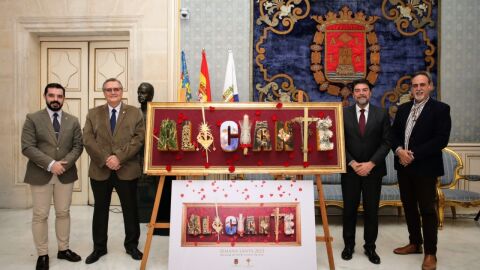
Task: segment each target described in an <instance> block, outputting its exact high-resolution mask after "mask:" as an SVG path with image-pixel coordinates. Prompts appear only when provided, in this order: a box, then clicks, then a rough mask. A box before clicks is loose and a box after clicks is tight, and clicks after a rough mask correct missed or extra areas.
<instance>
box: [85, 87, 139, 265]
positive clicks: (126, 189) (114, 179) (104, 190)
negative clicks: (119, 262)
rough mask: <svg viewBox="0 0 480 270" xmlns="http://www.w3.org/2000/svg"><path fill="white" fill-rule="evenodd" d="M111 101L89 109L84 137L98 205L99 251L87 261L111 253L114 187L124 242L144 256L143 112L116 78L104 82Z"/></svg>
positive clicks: (96, 234)
mask: <svg viewBox="0 0 480 270" xmlns="http://www.w3.org/2000/svg"><path fill="white" fill-rule="evenodd" d="M102 88H103V94H104V96H105V99H106V100H107V104H105V105H101V106H98V107H95V108H93V109H91V110H90V111H89V112H88V115H87V119H86V121H85V127H84V130H83V132H84V137H83V142H84V145H85V149H86V150H87V153H88V154H89V155H90V158H91V162H90V168H89V172H88V175H89V177H90V184H91V186H92V191H93V196H94V199H95V206H94V211H93V223H92V235H93V252H92V253H91V254H90V255H89V256H88V257H87V259H86V260H85V263H87V264H91V263H94V262H96V261H97V260H98V259H99V258H100V257H102V256H103V255H105V254H107V238H108V236H107V234H108V214H109V207H110V200H111V197H112V190H113V188H115V190H116V191H117V193H118V197H119V198H120V204H121V206H122V213H123V221H124V227H125V241H124V247H125V250H126V252H127V254H129V255H130V256H131V257H132V258H133V259H135V260H141V259H142V256H143V254H142V253H141V252H140V251H139V250H138V248H137V246H138V239H139V237H140V224H139V219H138V210H137V196H136V194H137V180H138V177H139V176H140V175H141V173H142V171H141V168H140V164H139V162H138V158H137V153H138V151H139V150H140V149H141V147H142V145H143V142H144V139H145V127H144V123H143V116H142V112H141V111H140V110H139V109H138V108H135V107H133V106H130V105H127V104H125V103H123V102H122V96H123V86H122V84H121V82H120V81H119V80H117V79H115V78H111V79H108V80H106V81H105V82H104V83H103V87H102Z"/></svg>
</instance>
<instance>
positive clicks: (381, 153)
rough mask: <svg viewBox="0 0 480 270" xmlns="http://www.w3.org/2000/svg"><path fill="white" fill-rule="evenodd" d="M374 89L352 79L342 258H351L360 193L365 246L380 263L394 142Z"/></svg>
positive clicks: (346, 110)
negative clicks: (373, 100)
mask: <svg viewBox="0 0 480 270" xmlns="http://www.w3.org/2000/svg"><path fill="white" fill-rule="evenodd" d="M371 94H372V90H371V87H370V83H369V82H368V81H367V80H365V79H361V80H357V81H355V82H353V98H354V99H355V105H353V106H350V107H347V108H344V110H343V119H344V130H345V149H346V151H345V152H346V159H347V164H348V167H347V172H346V173H344V174H342V195H343V241H344V243H345V248H344V249H343V251H342V259H344V260H350V259H351V258H352V255H353V252H354V246H355V227H356V223H357V209H358V205H359V203H360V196H361V197H362V203H363V208H364V220H365V225H364V235H363V237H364V239H365V245H364V246H363V247H364V250H365V254H366V255H367V257H368V259H369V260H370V262H372V263H374V264H379V263H380V257H379V256H378V254H377V253H376V252H375V248H376V246H375V241H376V239H377V235H378V205H379V200H380V190H381V185H382V177H383V176H384V175H386V174H387V170H386V166H385V157H386V155H387V154H388V151H389V150H390V146H391V139H390V137H391V134H390V133H391V132H390V120H389V117H388V115H387V113H386V111H385V110H383V109H381V108H378V107H376V106H373V105H372V104H370V96H371Z"/></svg>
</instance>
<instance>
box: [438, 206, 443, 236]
mask: <svg viewBox="0 0 480 270" xmlns="http://www.w3.org/2000/svg"><path fill="white" fill-rule="evenodd" d="M444 210H445V208H444V207H443V205H439V206H438V229H439V230H441V229H443V219H444V216H445V213H444Z"/></svg>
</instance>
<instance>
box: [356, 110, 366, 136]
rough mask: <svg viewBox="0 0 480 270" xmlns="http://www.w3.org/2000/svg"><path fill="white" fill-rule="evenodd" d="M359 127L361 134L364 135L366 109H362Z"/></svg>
mask: <svg viewBox="0 0 480 270" xmlns="http://www.w3.org/2000/svg"><path fill="white" fill-rule="evenodd" d="M358 128H359V130H360V135H362V136H363V134H364V133H365V109H361V110H360V118H359V119H358Z"/></svg>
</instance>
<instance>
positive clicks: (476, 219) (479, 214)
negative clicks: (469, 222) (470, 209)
mask: <svg viewBox="0 0 480 270" xmlns="http://www.w3.org/2000/svg"><path fill="white" fill-rule="evenodd" d="M478 218H480V210H479V211H478V213H477V216H476V217H475V218H474V219H475V221H478Z"/></svg>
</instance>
